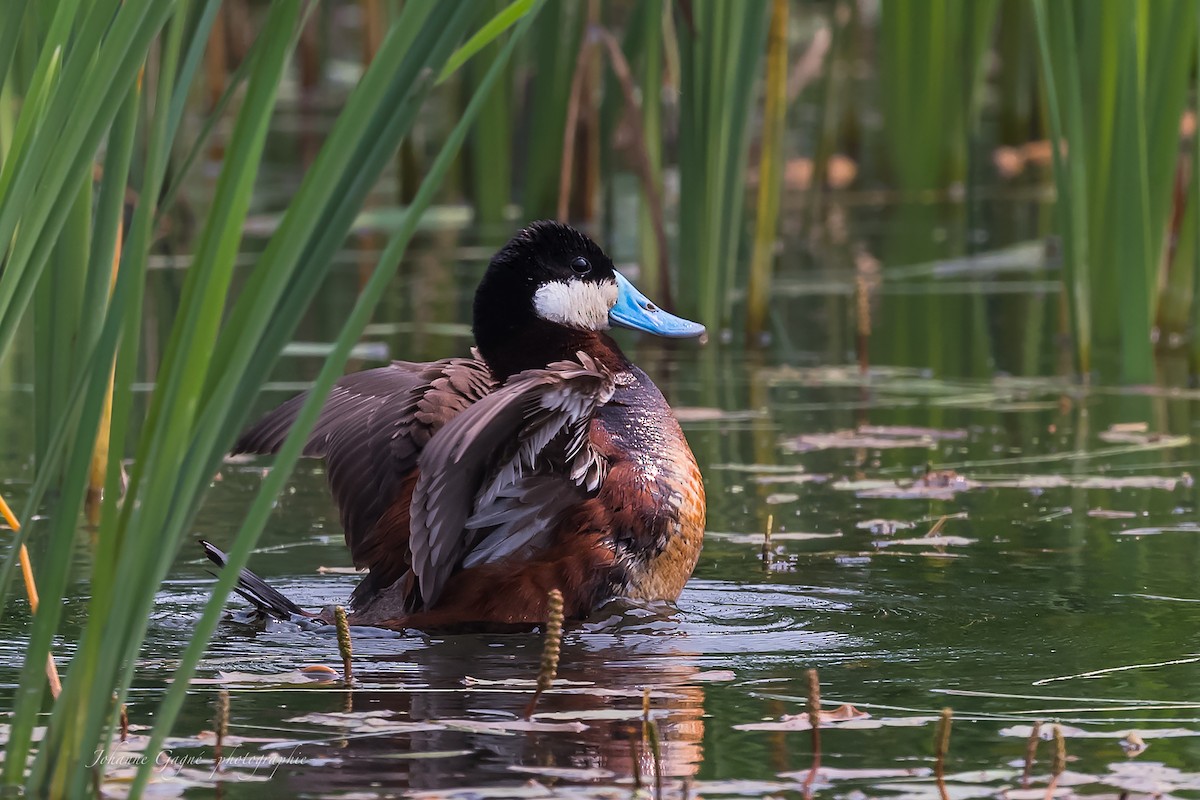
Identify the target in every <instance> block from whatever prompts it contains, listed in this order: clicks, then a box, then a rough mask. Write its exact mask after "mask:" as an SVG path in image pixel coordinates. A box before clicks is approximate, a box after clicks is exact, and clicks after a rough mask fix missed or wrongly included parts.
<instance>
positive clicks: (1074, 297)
mask: <svg viewBox="0 0 1200 800" xmlns="http://www.w3.org/2000/svg"><path fill="white" fill-rule="evenodd" d="M1031 2H1032V3H1033V19H1034V28H1035V30H1036V31H1037V38H1038V56H1039V61H1040V63H1041V74H1042V89H1043V92H1044V93H1045V97H1046V109H1047V112H1048V115H1049V121H1050V140H1051V142H1052V143H1055V144H1056V143H1059V142H1063V141H1066V142H1070V143H1074V145H1073V146H1074V149H1073V150H1072V151H1071V154H1070V155H1068V156H1066V157H1064V154H1063V153H1062V150H1061V149H1060V148H1059V147H1057V146H1053V147H1051V153H1052V157H1053V160H1054V182H1055V186H1056V187H1057V189H1058V201H1057V209H1058V215H1059V224H1060V227H1061V230H1062V240H1063V273H1064V283H1065V286H1066V292H1067V296H1068V308H1069V313H1070V317H1071V328H1072V333H1073V334H1074V339H1075V352H1076V358H1077V361H1078V365H1079V370H1080V372H1081V373H1082V374H1083V375H1085V376H1086V375H1088V373H1089V372H1090V371H1091V361H1092V320H1091V305H1090V298H1091V288H1090V284H1091V280H1090V274H1089V270H1090V263H1089V261H1088V245H1087V213H1086V201H1087V200H1086V198H1087V183H1086V177H1085V175H1084V164H1083V158H1081V157H1080V154H1081V153H1083V152H1085V148H1086V144H1085V137H1084V135H1083V130H1084V125H1083V110H1082V100H1081V98H1080V91H1079V86H1080V82H1079V68H1078V51H1077V48H1076V42H1075V28H1074V21H1073V19H1072V16H1071V9H1070V8H1069V7H1067V6H1066V4H1064V3H1049V4H1047V2H1046V0H1031ZM1052 37H1053V38H1052ZM1056 62H1061V63H1056ZM1060 86H1061V87H1065V88H1064V90H1063V91H1062V92H1061V93H1062V94H1063V95H1065V97H1064V99H1065V101H1066V102H1065V106H1066V107H1065V109H1064V108H1063V107H1062V105H1061V104H1060V102H1059V96H1060Z"/></svg>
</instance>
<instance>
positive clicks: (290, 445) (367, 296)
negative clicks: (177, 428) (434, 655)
mask: <svg viewBox="0 0 1200 800" xmlns="http://www.w3.org/2000/svg"><path fill="white" fill-rule="evenodd" d="M543 2H544V0H537V3H536V5H535V6H534V8H533V9H532V11H531V14H530V15H529V16H528V17H527V18H526V20H524V21H523V22H522V23H521V24H520V25H518V27H517V29H516V30H515V31H514V34H513V36H512V37H511V38H510V39H509V41H508V42H507V43H506V44H505V46H504V48H503V49H502V50H501V52H500V53H498V54H497V57H496V60H495V61H493V62H492V65H491V67H490V69H489V72H488V74H487V75H486V76H484V78H483V80H482V81H481V82H480V84H479V86H478V88H477V90H476V92H475V94H474V95H473V96H472V99H471V101H470V102H469V103H468V105H467V107H466V109H464V111H463V113H462V116H461V117H460V119H459V122H458V124H457V125H456V126H455V128H454V130H453V131H452V132H451V134H450V136H449V137H448V138H447V140H446V142H445V143H444V144H443V146H442V150H441V152H440V153H439V155H438V157H437V159H436V160H435V161H434V163H433V165H432V166H431V168H430V171H429V173H428V174H427V175H426V177H425V179H424V180H423V181H422V182H421V187H420V189H419V190H418V193H417V196H416V197H415V198H414V199H413V203H412V205H411V206H410V207H409V209H408V212H407V213H406V215H405V220H404V224H403V225H402V226H401V228H400V230H398V231H397V232H396V234H394V235H393V237H392V239H391V241H390V242H389V243H388V246H387V247H386V248H385V249H384V252H383V253H382V254H381V256H380V258H379V261H378V264H377V266H376V268H375V270H374V272H373V273H372V275H371V277H370V279H369V280H368V282H367V284H366V286H364V288H363V291H362V293H361V294H360V296H359V298H358V300H357V301H356V303H355V306H354V309H353V311H352V312H351V315H350V317H349V319H348V320H347V322H346V325H345V326H344V327H343V329H342V331H341V333H340V334H339V335H338V338H337V341H336V342H335V344H334V349H333V352H331V353H330V355H329V357H328V358H327V359H326V362H325V365H324V366H323V367H322V370H321V373H320V375H319V376H318V377H317V380H316V381H315V382H314V385H313V388H312V390H311V391H310V394H309V399H308V401H306V402H305V404H304V407H303V408H302V409H301V412H300V414H299V415H298V417H297V419H296V421H295V422H294V423H293V426H292V430H291V432H290V433H289V435H288V438H287V440H286V441H285V442H284V444H283V446H282V447H281V449H280V452H279V454H278V455H277V456H276V459H275V464H274V467H273V468H272V470H271V473H270V474H269V475H268V476H267V478H266V480H264V482H263V486H262V488H261V490H260V492H259V495H258V497H257V498H256V500H255V503H254V504H253V505H252V507H251V509H250V511H249V512H248V513H247V515H246V518H245V521H244V522H243V525H242V528H241V530H240V531H239V532H238V534H237V536H236V537H235V539H234V545H233V547H232V548H231V550H230V553H229V563H228V564H227V565H226V568H225V569H223V570H222V571H221V574H220V575H219V576H218V580H217V584H216V585H215V586H214V587H213V592H212V595H211V597H210V599H209V602H208V604H207V605H206V606H205V609H204V612H203V615H202V616H201V618H200V620H199V622H198V623H197V624H196V631H195V633H194V634H193V636H192V638H191V640H190V641H189V643H188V647H187V649H186V650H185V651H184V653H183V655H182V656H181V658H180V666H179V667H178V668H177V669H176V672H175V675H174V679H173V681H172V683H171V686H170V687H169V688H168V690H167V693H166V695H165V696H164V697H163V700H162V703H161V704H160V706H159V709H158V710H157V712H156V713H155V719H156V720H157V721H158V724H156V726H155V729H154V731H153V732H152V733H151V739H150V743H149V745H148V751H149V752H154V751H155V750H157V748H158V747H159V746H161V743H162V739H163V737H165V735H166V733H167V731H169V729H170V726H171V724H172V723H173V721H174V719H175V717H177V716H178V713H179V710H180V708H181V707H182V704H183V701H184V698H185V697H186V695H187V689H188V685H189V681H190V680H191V677H192V675H194V674H195V669H196V665H197V664H198V662H199V660H200V658H201V657H202V656H203V654H204V650H205V648H206V647H207V643H208V639H209V638H210V637H211V636H212V634H213V632H214V631H215V629H216V626H217V623H218V622H219V620H220V616H221V613H222V611H223V608H224V603H225V598H226V597H227V596H228V595H229V593H230V591H232V588H233V585H234V584H235V583H236V580H237V573H238V570H239V569H240V568H241V566H242V565H244V564H245V563H246V561H247V560H248V559H249V556H250V552H251V551H252V550H253V548H254V543H255V541H256V540H257V538H258V534H259V532H260V531H261V529H262V527H263V525H264V524H265V523H266V519H267V517H268V516H269V515H270V513H271V510H272V506H273V504H274V502H275V498H276V497H277V496H278V494H279V492H280V491H282V489H283V487H284V485H285V483H286V481H287V480H288V477H289V476H290V475H291V472H292V470H293V469H294V467H295V464H296V462H297V460H298V459H299V457H300V452H301V450H302V448H303V446H304V442H305V440H306V439H307V438H308V435H309V431H311V429H312V427H313V426H314V425H315V424H316V421H317V416H318V414H319V413H320V410H321V407H322V406H323V405H324V397H325V396H326V395H327V394H328V392H329V389H330V388H331V387H332V386H333V383H334V382H335V381H336V380H337V378H338V377H340V375H341V372H342V369H343V366H344V364H345V362H346V359H347V358H348V357H349V354H350V350H351V348H352V347H353V346H354V344H355V343H356V342H357V341H358V340H359V338H360V337H361V335H362V331H363V329H364V328H365V327H366V325H367V323H368V322H369V321H370V318H371V314H372V312H373V310H374V308H375V306H376V305H377V304H378V302H379V300H380V298H381V297H382V296H383V293H384V291H385V290H386V288H387V285H388V283H389V282H390V281H391V279H392V277H393V275H394V274H395V271H396V269H397V267H398V266H399V263H400V260H401V258H403V256H404V253H405V251H406V249H407V247H408V243H409V242H410V241H411V239H412V236H413V234H414V233H415V231H416V226H417V223H418V221H419V219H420V217H421V214H422V213H423V212H424V210H425V209H426V208H427V207H428V206H429V204H430V202H431V201H432V200H433V197H434V194H435V192H436V191H437V189H438V187H439V186H440V184H441V182H442V179H443V178H444V177H445V174H446V172H447V171H448V170H449V167H450V165H451V163H452V162H453V160H454V157H455V155H456V154H457V151H458V150H459V149H460V148H461V146H462V142H463V139H464V138H465V136H466V134H467V131H468V130H469V128H470V126H471V125H472V123H473V122H474V120H475V118H476V117H477V116H478V115H479V113H480V111H481V109H482V107H483V105H484V101H485V100H486V98H487V94H488V92H489V91H491V90H492V88H493V87H494V86H495V85H496V83H497V82H498V79H499V77H500V76H501V75H502V74H503V73H504V71H505V68H506V66H507V61H508V59H509V58H510V57H511V54H512V51H513V49H514V46H515V45H516V43H517V41H519V40H520V38H522V37H523V36H524V35H525V33H526V32H527V31H528V28H529V23H530V22H531V21H532V18H533V15H534V14H536V13H537V10H538V9H539V8H540V7H541V5H542V3H543ZM151 769H152V765H150V764H145V765H143V766H142V768H141V769H140V770H139V772H138V776H137V779H136V780H135V783H134V785H133V789H134V790H135V791H136V790H137V789H139V788H140V787H141V786H142V785H144V782H145V780H146V779H147V778H148V776H149V773H150V771H151Z"/></svg>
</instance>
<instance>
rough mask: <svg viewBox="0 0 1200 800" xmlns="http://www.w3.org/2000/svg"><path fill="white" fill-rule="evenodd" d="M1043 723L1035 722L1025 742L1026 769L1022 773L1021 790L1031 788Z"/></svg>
mask: <svg viewBox="0 0 1200 800" xmlns="http://www.w3.org/2000/svg"><path fill="white" fill-rule="evenodd" d="M1041 732H1042V723H1040V722H1034V723H1033V727H1032V728H1030V729H1029V738H1028V739H1027V740H1026V741H1025V769H1024V770H1022V771H1021V788H1022V789H1028V788H1029V776H1030V775H1032V774H1033V762H1034V760H1035V759H1037V748H1038V742H1039V741H1040V740H1041V737H1040V734H1041Z"/></svg>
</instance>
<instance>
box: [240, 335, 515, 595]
mask: <svg viewBox="0 0 1200 800" xmlns="http://www.w3.org/2000/svg"><path fill="white" fill-rule="evenodd" d="M494 385H495V382H494V380H493V379H492V377H491V373H490V371H489V370H488V367H487V365H486V364H485V363H484V362H483V361H482V359H479V358H451V359H445V360H442V361H434V362H430V363H424V364H418V363H410V362H403V361H397V362H394V363H393V364H391V365H389V366H386V367H381V368H379V369H372V370H365V371H363V372H356V373H353V374H351V375H347V376H346V377H344V378H342V379H341V380H339V381H338V383H337V384H335V386H334V388H333V390H332V391H331V392H330V395H329V398H328V399H327V400H326V401H325V406H324V408H323V409H322V410H321V416H320V417H319V419H318V422H317V425H316V427H315V428H314V429H313V432H312V435H311V436H310V437H309V439H308V442H307V443H306V444H305V448H304V454H305V455H308V456H315V457H324V458H325V462H326V465H327V469H328V478H329V484H330V488H331V489H332V491H333V497H334V500H335V501H336V502H337V505H338V509H339V511H340V512H341V521H342V527H343V529H344V530H345V532H346V544H347V545H348V546H349V548H350V553H351V555H352V557H353V559H354V563H355V565H356V566H359V567H369V568H370V569H371V574H370V576H368V577H367V578H365V579H364V580H363V581H362V583H360V584H359V586H358V588H357V589H355V593H354V600H355V601H356V602H361V601H363V600H366V599H368V598H369V597H370V596H371V595H373V594H374V593H375V592H377V591H379V590H380V589H383V588H386V587H387V586H390V585H391V584H392V583H393V582H395V581H396V580H397V579H399V578H400V577H402V576H403V575H404V574H405V573H406V572H407V571H408V569H409V566H408V560H407V552H408V535H409V530H408V528H409V525H408V522H409V520H408V506H407V495H408V493H410V492H411V491H412V488H413V485H414V484H415V482H416V476H415V472H414V470H415V468H416V466H417V460H418V457H419V455H420V453H421V450H422V449H423V448H424V447H425V445H426V444H427V443H428V442H429V441H430V440H431V438H432V437H433V435H434V434H435V433H437V432H438V431H439V430H440V429H441V428H442V427H443V426H444V425H445V424H446V423H447V422H449V421H450V420H451V419H453V418H454V417H455V416H456V415H457V414H459V413H460V412H461V411H462V410H463V409H465V408H467V407H469V406H470V405H471V404H472V403H475V402H476V401H478V400H479V399H481V398H483V397H485V396H486V395H487V394H488V393H489V392H490V391H491V390H492V387H493V386H494ZM306 396H307V395H300V396H298V397H293V398H292V399H290V400H288V401H287V402H286V403H284V404H283V405H281V406H279V407H278V408H276V409H275V410H274V411H272V412H270V413H269V414H267V415H266V416H265V417H263V418H262V419H261V420H259V422H258V423H256V424H255V425H254V426H253V427H251V428H250V429H249V430H247V431H246V432H245V433H244V434H243V435H242V437H241V439H239V440H238V443H237V444H236V445H235V446H234V450H233V452H234V453H261V454H267V453H274V452H276V451H278V449H279V447H280V446H281V445H282V444H283V440H284V438H285V437H286V436H287V433H288V431H289V430H290V429H291V426H292V424H293V423H294V422H295V420H296V416H297V414H298V413H299V411H300V407H301V405H302V404H303V403H304V400H305V398H306Z"/></svg>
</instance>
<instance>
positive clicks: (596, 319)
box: [533, 281, 617, 331]
mask: <svg viewBox="0 0 1200 800" xmlns="http://www.w3.org/2000/svg"><path fill="white" fill-rule="evenodd" d="M616 304H617V282H616V281H604V282H602V283H593V282H592V281H570V282H568V283H559V282H557V281H556V282H554V283H547V284H545V285H544V286H539V287H538V290H537V292H535V293H534V295H533V308H534V311H536V312H537V315H538V316H539V317H541V318H542V319H545V320H549V321H550V322H557V323H558V324H559V325H566V326H567V327H568V328H577V329H579V330H584V331H603V330H608V327H609V325H608V312H609V311H610V310H612V307H613V306H615V305H616Z"/></svg>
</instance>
